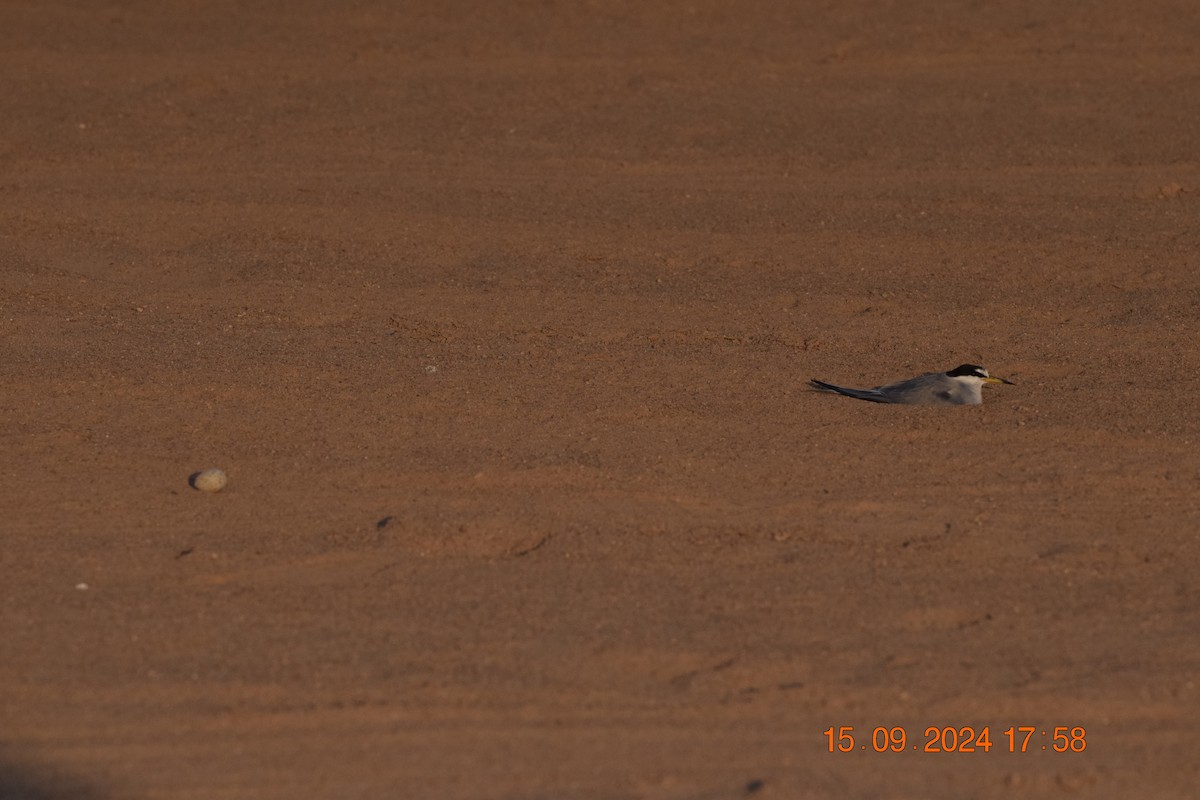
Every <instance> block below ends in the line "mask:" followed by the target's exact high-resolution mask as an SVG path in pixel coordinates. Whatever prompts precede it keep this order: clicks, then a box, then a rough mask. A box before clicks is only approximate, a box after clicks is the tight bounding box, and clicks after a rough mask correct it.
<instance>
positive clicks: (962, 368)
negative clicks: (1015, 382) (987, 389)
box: [946, 364, 1012, 384]
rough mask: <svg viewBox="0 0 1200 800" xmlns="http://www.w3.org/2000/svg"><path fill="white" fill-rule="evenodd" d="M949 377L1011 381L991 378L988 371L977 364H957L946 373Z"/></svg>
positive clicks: (985, 380)
mask: <svg viewBox="0 0 1200 800" xmlns="http://www.w3.org/2000/svg"><path fill="white" fill-rule="evenodd" d="M946 375H947V376H949V377H951V378H981V379H982V380H983V382H984V383H1007V384H1011V383H1012V381H1010V380H1005V379H1004V378H993V377H992V376H991V375H989V374H988V371H987V370H986V369H984V368H983V367H981V366H979V365H978V364H959V365H958V366H957V367H955V368H954V369H952V370H950V371H949V372H947V373H946Z"/></svg>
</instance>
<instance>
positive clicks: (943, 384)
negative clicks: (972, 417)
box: [876, 372, 979, 406]
mask: <svg viewBox="0 0 1200 800" xmlns="http://www.w3.org/2000/svg"><path fill="white" fill-rule="evenodd" d="M963 388H964V387H962V386H961V385H960V384H959V383H958V382H957V381H953V380H950V379H948V378H947V377H946V376H945V374H944V373H941V372H927V373H925V374H924V375H918V376H917V377H915V378H909V379H908V380H906V381H897V382H896V383H889V384H888V385H886V386H880V387H878V388H877V389H876V391H877V392H879V393H880V394H882V395H884V396H886V397H888V398H890V401H889V402H892V403H904V404H905V405H914V406H962V405H971V404H972V403H977V402H979V401H978V400H977V399H973V398H972V397H971V396H970V394H969V393H966V392H964V391H963Z"/></svg>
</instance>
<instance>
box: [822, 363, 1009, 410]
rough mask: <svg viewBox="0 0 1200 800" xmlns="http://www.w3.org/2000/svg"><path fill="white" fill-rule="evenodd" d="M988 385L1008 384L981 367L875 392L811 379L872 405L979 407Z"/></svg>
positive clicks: (966, 367) (889, 385) (923, 377)
mask: <svg viewBox="0 0 1200 800" xmlns="http://www.w3.org/2000/svg"><path fill="white" fill-rule="evenodd" d="M985 383H1007V384H1009V385H1010V386H1012V385H1015V384H1013V382H1012V381H1010V380H1008V379H1006V378H997V377H994V376H992V375H989V374H988V371H987V370H986V369H984V368H983V367H981V366H979V365H978V364H960V365H959V366H957V367H955V368H954V369H952V370H948V371H946V372H926V373H925V374H923V375H918V376H917V377H915V378H909V379H908V380H906V381H897V382H896V383H887V384H884V385H883V386H876V387H875V388H874V389H847V388H846V387H844V386H835V385H833V384H832V383H826V382H825V381H818V380H811V381H809V385H810V386H812V387H813V388H814V389H816V390H817V391H819V392H835V393H837V394H844V395H846V397H854V398H857V399H859V400H869V401H871V402H872V403H903V404H905V405H913V406H977V405H979V404H980V403H982V402H983V385H984V384H985Z"/></svg>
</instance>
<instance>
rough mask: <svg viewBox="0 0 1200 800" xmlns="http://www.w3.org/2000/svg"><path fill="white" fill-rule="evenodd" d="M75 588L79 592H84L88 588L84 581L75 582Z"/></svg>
mask: <svg viewBox="0 0 1200 800" xmlns="http://www.w3.org/2000/svg"><path fill="white" fill-rule="evenodd" d="M75 588H76V589H78V590H79V591H81V592H86V591H87V589H88V585H87V584H86V583H77V584H75Z"/></svg>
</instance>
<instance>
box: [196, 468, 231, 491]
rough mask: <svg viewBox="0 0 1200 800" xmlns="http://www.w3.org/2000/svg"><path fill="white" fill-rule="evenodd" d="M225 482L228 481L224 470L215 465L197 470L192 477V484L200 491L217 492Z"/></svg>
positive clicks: (223, 486)
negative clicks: (200, 470) (201, 470)
mask: <svg viewBox="0 0 1200 800" xmlns="http://www.w3.org/2000/svg"><path fill="white" fill-rule="evenodd" d="M227 483H229V476H228V475H226V474H225V470H223V469H217V468H215V467H214V468H212V469H206V470H204V471H203V472H198V473H196V475H195V476H194V477H193V478H192V486H193V487H195V488H197V489H199V490H200V491H202V492H219V491H221V490H222V489H224V488H225V484H227Z"/></svg>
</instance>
